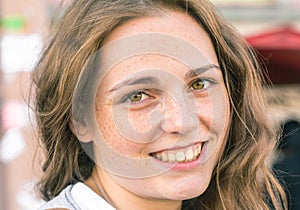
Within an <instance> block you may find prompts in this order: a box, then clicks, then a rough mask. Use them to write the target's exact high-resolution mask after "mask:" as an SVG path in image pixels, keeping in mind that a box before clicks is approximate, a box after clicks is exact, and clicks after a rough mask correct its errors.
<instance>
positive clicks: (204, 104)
mask: <svg viewBox="0 0 300 210" xmlns="http://www.w3.org/2000/svg"><path fill="white" fill-rule="evenodd" d="M195 102H196V106H197V114H198V118H199V121H200V126H205V127H208V128H209V127H210V126H211V123H212V120H213V108H212V104H211V100H210V98H209V97H205V98H197V99H196V100H195Z"/></svg>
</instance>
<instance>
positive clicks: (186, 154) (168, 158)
mask: <svg viewBox="0 0 300 210" xmlns="http://www.w3.org/2000/svg"><path fill="white" fill-rule="evenodd" d="M202 146H203V142H202V143H198V144H194V145H192V146H189V147H186V148H181V149H177V150H168V151H162V152H155V153H151V154H150V156H152V157H154V158H155V159H157V160H160V161H162V162H168V163H176V162H178V163H187V162H191V161H193V160H196V159H197V158H198V157H199V155H200V153H201V151H202Z"/></svg>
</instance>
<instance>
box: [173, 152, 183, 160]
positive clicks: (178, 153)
mask: <svg viewBox="0 0 300 210" xmlns="http://www.w3.org/2000/svg"><path fill="white" fill-rule="evenodd" d="M169 160H170V159H169ZM184 160H185V155H184V153H183V152H176V161H177V162H181V161H184Z"/></svg>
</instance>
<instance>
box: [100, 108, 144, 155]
mask: <svg viewBox="0 0 300 210" xmlns="http://www.w3.org/2000/svg"><path fill="white" fill-rule="evenodd" d="M112 112H113V111H112V109H111V106H109V105H103V104H102V105H97V106H96V109H95V117H96V122H97V125H98V132H99V133H101V136H102V137H103V138H104V141H105V143H106V144H107V145H108V146H109V147H111V148H112V149H113V150H115V151H117V152H119V153H121V154H123V155H126V156H133V157H136V156H139V155H141V153H142V150H143V145H142V144H138V143H136V142H135V141H132V140H130V139H129V138H128V137H126V134H124V133H122V132H121V131H120V130H121V129H122V128H121V127H120V125H118V126H116V123H115V120H114V118H113V113H112Z"/></svg>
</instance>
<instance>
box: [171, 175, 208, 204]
mask: <svg viewBox="0 0 300 210" xmlns="http://www.w3.org/2000/svg"><path fill="white" fill-rule="evenodd" d="M210 180H211V176H210V175H209V176H204V177H203V176H201V175H198V176H197V177H193V178H189V179H188V180H180V181H179V180H178V182H176V183H174V184H173V185H172V189H169V190H170V191H169V193H167V198H168V199H170V200H187V199H192V198H195V197H198V196H200V195H202V194H203V193H204V192H205V191H206V189H207V188H208V186H209V183H210Z"/></svg>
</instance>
